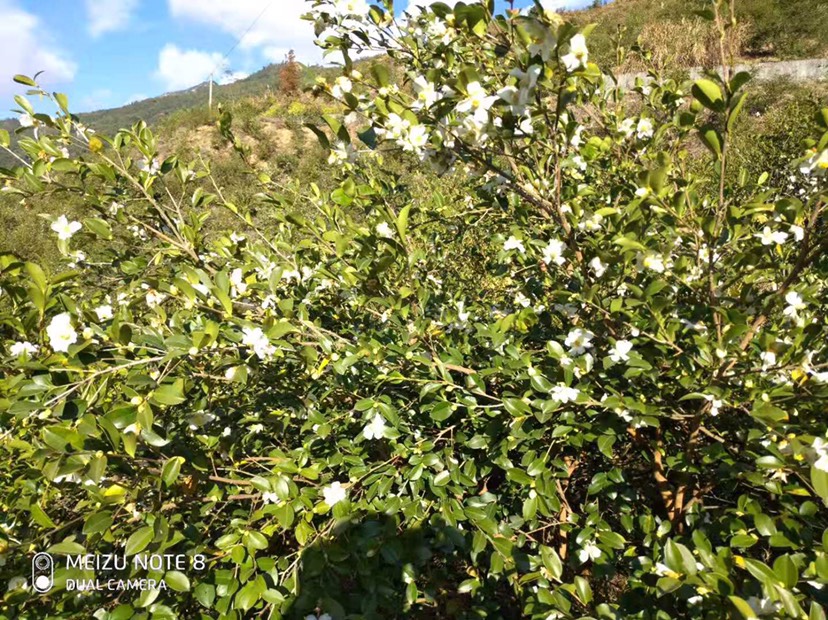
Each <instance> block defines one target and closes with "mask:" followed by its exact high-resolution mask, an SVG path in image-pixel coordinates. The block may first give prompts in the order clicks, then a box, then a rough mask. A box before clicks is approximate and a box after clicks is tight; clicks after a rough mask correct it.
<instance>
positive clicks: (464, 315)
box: [457, 301, 471, 323]
mask: <svg viewBox="0 0 828 620" xmlns="http://www.w3.org/2000/svg"><path fill="white" fill-rule="evenodd" d="M465 306H466V304H465V303H464V302H462V301H458V302H457V320H458V321H460V322H461V323H465V322H466V321H468V320H469V316H471V314H470V313H469V312H468V311H467V310H466V308H465Z"/></svg>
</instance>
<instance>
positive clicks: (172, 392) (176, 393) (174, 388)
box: [150, 379, 187, 405]
mask: <svg viewBox="0 0 828 620" xmlns="http://www.w3.org/2000/svg"><path fill="white" fill-rule="evenodd" d="M150 400H151V402H153V403H154V404H157V405H180V404H181V403H183V402H184V401H185V400H187V398H186V397H185V396H184V381H183V380H182V379H176V381H175V382H174V383H165V384H164V385H161V386H159V387H158V388H157V389H156V390H155V391H154V392H153V394H152V398H151V399H150Z"/></svg>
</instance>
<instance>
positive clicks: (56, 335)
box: [46, 312, 78, 353]
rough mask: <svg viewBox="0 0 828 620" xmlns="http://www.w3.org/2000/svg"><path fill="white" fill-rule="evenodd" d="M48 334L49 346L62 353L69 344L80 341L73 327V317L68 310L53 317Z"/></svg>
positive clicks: (67, 348)
mask: <svg viewBox="0 0 828 620" xmlns="http://www.w3.org/2000/svg"><path fill="white" fill-rule="evenodd" d="M46 334H47V335H48V336H49V346H50V347H52V349H54V350H55V351H60V352H62V353H66V352H67V351H68V350H69V345H72V344H75V343H76V342H77V341H78V334H77V332H76V331H75V329H74V328H73V327H72V317H71V316H70V315H69V314H68V313H66V312H64V313H63V314H58V315H57V316H55V317H53V318H52V321H51V322H50V323H49V326H48V327H47V328H46Z"/></svg>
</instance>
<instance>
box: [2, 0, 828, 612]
mask: <svg viewBox="0 0 828 620" xmlns="http://www.w3.org/2000/svg"><path fill="white" fill-rule="evenodd" d="M313 4H314V14H313V15H314V19H315V20H316V28H317V32H319V33H322V32H325V33H330V32H334V33H335V34H333V35H330V36H327V38H326V39H325V41H324V42H323V44H324V45H325V46H327V47H329V48H331V49H337V50H338V51H340V52H341V53H342V54H343V55H344V58H345V67H344V74H343V75H342V76H340V77H339V78H337V79H336V81H335V82H334V83H333V84H332V85H329V86H326V87H324V89H325V90H326V92H329V93H330V94H331V95H332V96H333V97H335V98H336V99H337V100H338V101H340V102H341V104H342V105H344V106H345V107H346V108H347V110H346V111H347V112H348V113H350V114H357V115H358V116H360V117H362V118H363V119H364V121H363V123H362V125H361V127H359V129H360V131H359V132H358V136H359V137H358V138H357V137H356V136H355V135H352V134H351V133H350V132H349V131H348V129H347V128H346V127H345V125H344V124H343V119H342V118H341V117H340V116H327V117H326V119H325V120H326V128H325V129H324V130H323V129H320V128H316V131H317V133H318V136H319V138H320V141H321V142H322V143H323V144H324V145H325V146H326V147H328V148H329V152H330V155H329V162H330V164H331V165H333V166H335V167H336V168H337V170H338V172H339V174H340V176H339V179H338V184H337V187H336V188H335V189H334V190H333V191H332V192H330V193H328V192H324V193H323V192H322V191H321V190H320V189H319V188H318V187H317V186H316V185H312V184H311V185H308V186H307V187H304V188H302V190H301V191H300V192H299V194H298V196H291V197H290V198H291V199H290V200H288V197H287V196H286V195H285V194H284V193H283V192H282V191H281V190H280V188H279V187H278V186H276V185H275V184H274V182H273V179H271V178H270V177H268V176H267V175H265V174H263V173H261V174H257V175H255V176H253V175H251V177H250V178H251V180H252V179H255V182H256V183H257V189H258V190H259V195H258V196H257V197H256V203H255V205H256V207H257V208H272V209H273V211H274V214H275V215H274V217H275V221H274V222H273V224H272V226H269V227H267V228H264V227H260V226H257V225H256V223H255V221H254V217H253V215H252V214H251V213H250V212H249V211H248V210H247V209H245V208H242V207H240V206H239V205H238V204H234V203H233V202H231V201H229V200H228V199H227V198H226V197H225V196H224V195H223V194H222V192H221V191H219V189H220V187H219V186H218V185H216V186H215V187H214V188H213V191H210V190H205V189H203V188H202V187H199V186H198V182H199V181H204V180H206V181H208V182H209V179H210V173H209V170H208V169H205V168H202V167H200V166H195V165H191V164H187V163H185V162H183V161H181V160H179V159H177V158H175V157H170V158H168V159H166V160H164V161H159V160H157V159H156V155H157V147H156V139H155V137H154V136H153V135H152V133H151V132H150V131H149V130H148V129H147V128H146V127H145V126H144V125H143V124H140V123H139V124H138V125H136V126H135V127H133V128H132V129H131V130H123V131H121V132H119V133H118V134H117V135H115V136H114V137H113V138H112V139H109V138H105V137H102V136H98V135H96V134H92V133H90V132H89V131H88V130H86V129H85V128H83V127H79V126H78V125H77V124H76V122H75V120H74V119H73V117H72V116H71V115H70V114H69V112H68V110H67V108H66V103H65V99H63V98H62V97H60V96H58V97H55V101H56V103H57V104H58V106H59V108H60V111H59V112H58V113H57V114H56V115H55V116H53V117H46V116H43V115H38V116H37V117H35V119H36V121H37V122H38V123H43V124H46V125H49V126H50V127H52V128H54V129H55V130H56V131H57V132H58V135H59V136H60V137H59V138H55V137H48V136H46V135H44V134H43V133H41V134H40V137H39V139H38V140H37V141H35V140H32V139H29V140H26V141H23V142H22V144H23V147H24V148H25V149H26V151H27V153H28V154H29V155H30V157H31V159H32V162H33V163H32V164H31V165H27V166H22V167H20V168H18V169H17V170H16V171H15V174H14V175H13V178H11V179H10V184H9V185H8V186H7V187H8V188H9V189H8V191H10V192H13V193H15V194H18V195H20V197H21V198H22V199H29V197H30V196H32V195H37V194H40V193H43V192H69V193H72V194H74V195H79V196H83V198H84V202H85V204H86V207H87V209H88V212H89V214H88V216H86V217H84V218H82V220H81V221H78V222H73V221H71V220H69V219H65V218H64V219H57V220H56V221H54V222H53V224H52V227H53V230H54V232H55V234H56V235H57V237H58V246H59V248H60V249H61V251H62V252H64V253H65V254H66V255H69V254H70V253H71V252H72V251H75V250H76V249H77V248H79V247H83V246H84V244H85V243H86V242H87V241H88V240H90V239H92V238H98V239H102V240H104V241H106V243H105V244H104V245H103V247H102V248H101V249H100V256H98V257H96V258H97V259H99V260H100V264H101V265H102V266H103V265H106V268H103V267H102V268H101V271H100V275H99V277H98V278H97V279H95V280H93V281H91V282H86V283H84V286H80V285H79V283H78V280H77V272H76V271H55V272H51V273H47V272H45V271H44V270H43V269H41V268H40V267H39V266H37V265H35V264H33V263H27V262H23V261H20V260H18V259H16V258H15V257H13V256H6V257H4V258H3V259H2V263H0V269H2V271H0V286H2V288H3V295H2V297H0V319H2V326H3V327H2V330H3V331H2V335H3V343H4V347H5V350H4V351H5V352H4V355H5V357H4V361H5V364H6V366H7V370H5V371H4V375H3V379H2V381H1V382H0V398H2V403H3V412H2V413H0V422H2V425H3V431H2V435H0V459H2V462H4V463H7V464H8V467H7V468H5V469H3V470H0V505H2V508H3V514H4V516H3V517H2V518H3V528H2V534H0V536H2V547H0V553H2V554H3V555H2V557H3V559H4V561H5V563H4V566H2V568H0V574H2V575H4V576H9V577H12V576H15V575H20V574H23V573H25V571H26V570H28V568H27V567H28V562H29V561H30V559H31V558H30V555H31V554H32V553H33V552H35V551H38V550H41V549H45V550H48V551H49V552H50V553H52V554H54V555H55V556H56V557H57V558H58V559H59V562H58V565H59V569H58V570H57V571H56V572H55V581H56V586H55V588H54V589H53V590H51V592H50V593H49V594H47V595H45V596H44V597H42V598H41V597H40V596H38V595H36V594H35V593H33V592H32V590H31V587H30V584H26V583H21V582H20V580H19V579H18V580H14V581H13V582H12V584H10V586H9V588H8V590H7V592H6V593H5V594H4V596H3V599H2V603H0V613H3V614H5V615H7V616H32V615H37V614H39V613H40V612H41V611H42V610H44V609H46V608H48V610H49V611H48V613H49V614H50V615H51V616H53V617H54V616H58V617H76V616H80V615H83V616H86V617H88V616H90V615H94V617H96V618H98V619H99V620H114V619H116V618H130V617H143V618H147V617H153V618H155V617H159V618H168V617H183V618H191V617H221V618H242V617H253V616H265V615H267V616H269V617H273V618H279V617H290V618H295V617H299V618H306V619H307V618H318V619H321V618H334V619H336V620H339V619H343V618H393V617H406V618H479V617H491V618H523V617H528V618H538V619H553V618H596V617H598V618H617V619H622V618H624V619H628V618H641V619H645V618H646V619H656V618H658V619H662V618H663V619H667V618H677V617H681V618H696V619H708V618H724V617H733V618H740V617H741V618H756V617H757V616H759V615H766V616H774V617H780V616H781V617H792V618H802V617H810V618H824V617H825V611H824V608H825V605H826V604H828V602H826V595H825V594H824V589H825V588H824V586H825V584H826V583H828V559H827V558H828V535H826V526H828V511H826V500H828V437H826V425H825V420H824V403H825V399H826V397H828V372H826V367H828V366H827V365H828V360H827V359H826V344H827V343H826V326H825V323H824V310H825V301H824V300H825V294H826V283H827V281H828V264H827V263H826V260H825V258H824V249H825V248H826V246H828V230H826V222H825V217H824V213H825V210H826V208H827V207H828V188H827V187H826V178H827V177H828V110H823V111H822V112H821V113H820V114H818V115H817V117H816V121H817V122H816V123H814V124H813V125H812V126H811V128H810V131H811V132H812V135H811V136H803V138H806V139H807V140H808V141H807V142H806V144H805V149H807V151H804V150H803V153H802V157H800V158H798V160H797V161H791V162H790V165H791V166H798V167H801V168H802V169H803V170H807V171H808V173H809V174H810V175H812V176H813V177H814V178H816V179H818V181H817V183H816V184H815V185H814V187H813V188H812V190H811V191H809V192H808V193H807V195H803V196H794V195H790V194H789V193H788V192H787V191H786V189H785V188H782V187H780V188H778V187H770V186H767V185H760V184H759V182H758V180H757V179H756V178H754V177H753V176H750V177H747V176H746V177H745V178H744V179H740V180H739V181H738V187H737V182H736V181H731V176H730V175H729V174H728V168H729V166H730V165H731V162H732V161H733V159H734V156H733V153H732V148H733V146H732V144H731V130H732V128H733V126H734V123H735V122H736V120H737V118H738V116H739V114H740V112H741V110H742V109H743V106H744V93H745V91H744V86H745V83H746V80H747V76H746V75H744V74H737V75H730V74H729V72H728V71H725V74H724V76H722V77H719V76H716V75H710V76H709V77H707V78H705V79H702V80H699V81H697V82H696V83H695V84H693V85H687V86H683V85H680V84H677V83H675V82H673V81H663V82H655V83H651V84H647V85H644V86H641V87H637V89H636V91H635V92H634V93H633V95H632V96H634V97H635V98H637V102H636V104H635V106H634V107H631V105H630V99H629V97H626V96H624V95H623V93H621V92H620V91H619V90H616V89H610V88H608V87H607V86H606V82H605V79H604V76H603V75H602V73H601V71H600V70H599V68H598V67H597V66H596V65H595V64H593V63H591V62H590V61H589V49H588V39H587V38H586V35H588V34H589V32H588V29H587V30H586V31H585V32H578V31H577V30H576V29H575V28H574V27H573V26H572V25H570V24H568V23H565V22H563V21H562V20H561V18H560V17H559V16H557V15H555V14H553V13H548V12H543V11H540V10H538V9H534V10H532V11H531V12H530V13H529V14H526V15H513V16H509V17H507V16H501V15H498V16H495V15H493V14H492V12H491V5H492V3H481V4H471V5H465V4H462V3H459V4H457V5H456V7H455V8H453V9H450V8H449V7H447V6H446V5H445V4H441V3H436V4H434V5H431V6H430V7H429V8H428V9H426V10H421V11H417V12H415V13H414V14H413V15H411V16H409V17H407V18H404V19H403V20H402V21H397V20H395V18H394V16H393V12H392V10H391V7H390V6H385V7H384V8H380V7H377V6H373V7H370V9H368V8H367V6H365V3H364V2H360V1H355V0H336V1H335V2H334V1H328V0H317V1H316V2H314V3H313ZM720 4H721V3H720ZM717 9H721V6H718V7H717ZM725 34H726V33H725ZM371 50H376V51H381V52H383V53H385V54H387V55H389V56H390V57H391V58H393V60H394V61H395V62H397V63H398V64H399V65H400V66H404V67H406V76H405V79H404V82H403V83H402V84H400V83H397V82H396V81H392V80H391V79H390V75H389V73H388V72H387V71H385V70H383V69H382V65H376V67H377V68H375V69H374V70H373V71H372V73H371V75H369V76H365V75H362V74H360V73H359V72H358V71H355V70H354V69H353V66H352V63H351V58H352V57H354V56H355V55H356V54H357V53H365V52H368V51H371ZM19 79H20V81H22V82H24V83H28V84H29V85H30V87H32V88H35V89H37V86H36V85H35V84H34V83H32V82H31V80H29V79H28V78H23V77H21V78H19ZM691 86H692V98H693V101H692V102H690V101H689V96H690V94H691V93H689V92H687V91H688V90H689V89H691ZM43 95H44V96H48V94H47V93H43ZM23 103H24V104H25V106H24V107H26V110H24V112H26V113H29V114H31V113H32V112H31V110H29V109H28V107H27V106H28V104H26V103H25V101H23ZM632 109H634V110H635V112H634V113H631V112H630V110H632ZM230 120H231V119H230V118H229V115H225V116H224V117H223V119H222V124H221V129H222V131H223V134H224V135H225V137H227V138H228V139H230V140H231V141H233V140H234V135H233V130H232V127H231V125H230ZM61 140H63V141H77V142H80V143H82V144H83V145H84V146H85V147H86V152H85V153H84V154H83V156H82V157H79V158H64V157H61V156H60V154H59V150H58V148H57V144H59V142H60V141H61ZM697 140H700V141H701V143H703V144H704V145H706V147H707V148H708V149H709V153H710V154H709V157H710V164H711V165H710V170H712V171H713V172H712V173H711V172H704V173H702V174H698V173H694V172H692V171H690V170H689V169H688V165H687V160H688V154H687V151H688V149H689V148H694V147H693V145H695V144H696V143H697V142H696V141H697ZM234 142H235V143H236V144H237V145H239V148H240V150H243V149H241V145H240V144H239V143H238V141H234ZM391 151H399V152H400V153H401V154H402V155H403V156H404V157H409V158H413V159H414V160H415V161H420V162H422V165H423V166H430V167H433V169H434V170H435V171H436V172H437V173H440V174H444V173H447V172H449V171H453V174H454V175H457V177H459V178H460V181H459V182H457V183H456V184H454V185H448V186H447V187H449V188H450V189H451V191H450V193H448V194H443V193H438V192H433V193H431V192H428V191H424V188H423V187H411V186H409V185H407V184H406V182H405V179H406V177H405V175H401V174H399V173H398V172H397V170H396V169H395V168H394V167H393V166H388V165H387V164H386V162H387V161H388V159H389V158H390V155H391ZM41 152H43V153H46V154H47V157H41V156H40V153H41ZM50 156H51V157H54V159H50ZM711 174H712V178H711ZM410 178H411V177H410ZM415 178H416V177H415ZM452 178H453V179H454V178H456V177H452ZM252 183H253V181H251V184H252ZM172 187H174V188H176V191H171V189H170V188H172ZM168 190H170V191H168ZM748 190H750V191H748ZM746 192H747V193H748V194H749V196H748V197H747V198H745V197H744V196H745V194H746ZM297 199H298V200H297ZM297 202H301V203H303V204H304V205H305V206H306V207H307V209H306V210H305V212H304V213H296V212H294V211H292V210H291V208H290V205H292V204H296V203H297ZM209 205H213V206H216V205H218V206H222V207H224V208H225V209H226V210H227V212H228V213H229V214H230V215H231V216H232V217H233V218H236V219H237V220H238V222H239V226H240V227H243V228H244V231H245V232H244V234H240V233H239V232H238V231H232V230H227V231H226V233H225V234H219V235H210V236H206V235H205V234H204V230H205V225H206V220H207V217H208V214H209V211H208V210H207V207H208V206H209ZM135 236H137V237H139V238H140V241H141V242H140V243H136V242H135V238H134V237H135ZM104 259H106V260H105V261H104ZM148 552H153V553H172V554H182V555H185V556H186V557H187V558H188V562H189V563H188V567H189V568H188V569H187V570H185V571H182V570H179V569H177V568H175V569H169V570H166V571H165V570H150V571H148V572H147V571H144V570H143V569H141V568H140V567H136V566H135V565H134V564H133V563H132V562H130V570H128V571H126V572H127V573H130V574H131V575H132V576H133V577H138V576H146V577H148V578H151V579H154V580H162V579H163V580H164V583H165V584H166V585H167V586H168V587H167V589H154V590H148V591H146V592H144V593H141V594H138V593H134V592H125V593H120V594H117V595H113V594H111V593H108V592H91V593H89V594H87V595H83V596H77V594H76V593H74V592H70V591H67V590H66V585H67V580H68V579H70V578H71V579H78V578H81V577H83V576H84V575H85V574H86V575H87V576H88V571H87V572H86V573H84V571H82V570H81V569H79V568H67V567H66V566H65V565H63V563H62V558H63V557H64V556H66V555H73V554H84V553H99V554H103V553H117V554H123V553H125V554H126V555H127V556H129V558H132V557H134V556H136V555H138V556H139V557H140V555H141V554H144V553H148Z"/></svg>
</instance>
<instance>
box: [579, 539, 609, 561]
mask: <svg viewBox="0 0 828 620" xmlns="http://www.w3.org/2000/svg"><path fill="white" fill-rule="evenodd" d="M602 554H603V552H602V551H601V549H600V548H599V547H598V545H596V544H595V543H594V542H593V541H589V542H587V544H585V545H584V546H583V547H581V548H580V549H578V560H579V561H580V562H581V564H583V563H584V562H588V561H589V560H597V559H598V558H600V557H601V555H602Z"/></svg>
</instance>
